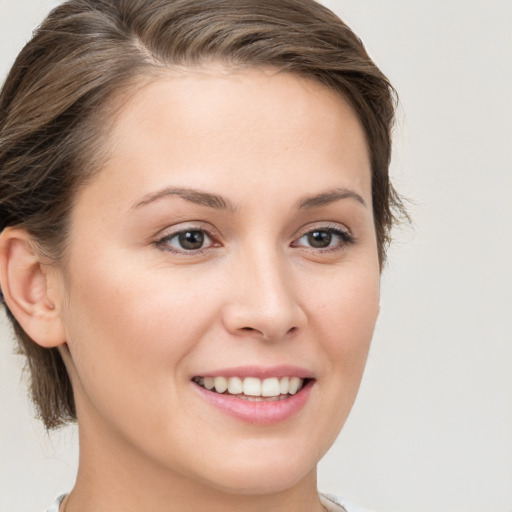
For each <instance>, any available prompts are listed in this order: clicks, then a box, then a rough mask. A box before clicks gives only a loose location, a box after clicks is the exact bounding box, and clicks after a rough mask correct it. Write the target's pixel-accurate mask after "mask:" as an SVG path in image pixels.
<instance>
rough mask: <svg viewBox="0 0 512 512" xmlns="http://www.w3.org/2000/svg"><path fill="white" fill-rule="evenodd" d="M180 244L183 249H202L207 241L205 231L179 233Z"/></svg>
mask: <svg viewBox="0 0 512 512" xmlns="http://www.w3.org/2000/svg"><path fill="white" fill-rule="evenodd" d="M177 236H178V243H179V245H180V247H181V248H182V249H185V250H187V251H196V250H197V249H201V248H202V247H203V244H204V240H205V233H204V231H199V230H196V231H182V232H181V233H178V235H177Z"/></svg>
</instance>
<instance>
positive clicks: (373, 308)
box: [315, 268, 380, 388]
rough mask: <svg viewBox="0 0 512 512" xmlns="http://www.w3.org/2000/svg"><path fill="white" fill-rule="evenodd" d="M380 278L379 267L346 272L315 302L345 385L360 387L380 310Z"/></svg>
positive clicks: (331, 357)
mask: <svg viewBox="0 0 512 512" xmlns="http://www.w3.org/2000/svg"><path fill="white" fill-rule="evenodd" d="M379 280H380V275H379V271H378V268H375V269H373V268H372V269H370V270H369V269H367V268H366V269H365V268H363V269H362V270H360V271H354V272H351V273H345V274H343V276H340V278H339V279H333V280H332V281H331V283H330V286H329V288H328V291H326V292H325V293H323V294H321V295H322V297H321V301H319V302H318V303H317V304H316V306H315V309H316V311H317V312H318V313H317V315H316V319H315V321H316V322H317V324H318V329H319V330H320V331H321V332H322V335H321V338H322V340H323V346H324V348H325V353H326V355H328V357H329V363H330V364H331V365H333V366H334V365H335V366H337V367H338V370H339V371H340V375H343V376H344V378H345V381H346V382H345V385H346V384H351V385H353V386H355V387H356V388H357V387H358V386H359V380H360V378H361V376H362V372H363V370H364V366H365V363H366V358H367V355H368V350H369V347H370V343H371V339H372V335H373V330H374V328H375V323H376V320H377V317H378V313H379ZM352 381H353V382H352Z"/></svg>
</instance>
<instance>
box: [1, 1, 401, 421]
mask: <svg viewBox="0 0 512 512" xmlns="http://www.w3.org/2000/svg"><path fill="white" fill-rule="evenodd" d="M217 62H218V63H221V64H223V65H225V66H227V67H228V68H233V69H238V68H243V67H272V68H274V69H276V70H278V71H284V72H289V73H294V74H296V75H298V76H301V77H306V78H309V79H312V80H315V81H317V82H320V83H322V84H324V85H325V86H327V87H328V88H330V89H331V90H333V91H335V92H337V93H338V94H340V95H341V96H343V97H344V98H345V99H346V100H348V102H349V103H350V104H351V106H352V108H353V109H354V111H355V113H356V114H357V116H358V118H359V120H360V122H361V125H362V127H363V129H364V133H365V136H366V142H367V145H368V150H369V155H370V161H371V170H372V204H373V214H374V221H375V231H376V237H377V244H378V253H379V259H380V263H381V267H382V265H383V263H384V260H385V254H386V248H387V245H388V243H389V241H390V231H391V228H392V226H393V224H394V223H395V221H396V220H397V218H399V217H401V216H403V215H405V216H407V214H406V213H405V210H404V208H403V205H402V202H401V200H400V197H399V196H398V194H396V192H395V190H394V189H393V187H392V185H391V183H390V179H389V172H388V168H389V163H390V157H391V130H392V125H393V119H394V112H395V106H396V94H395V91H394V89H393V87H392V86H391V85H390V83H389V81H388V80H387V79H386V77H385V76H384V75H383V73H382V72H381V71H380V70H379V69H378V68H377V66H376V65H375V64H374V63H373V61H372V60H371V59H370V57H369V56H368V54H367V52H366V50H365V48H364V46H363V44H362V43H361V41H360V40H359V38H358V37H357V36H356V35H355V34H354V33H353V32H352V31H351V30H350V29H349V28H348V27H347V25H345V23H343V22H342V21H341V20H340V19H339V18H338V17H337V16H336V15H335V14H333V13H332V12H331V11H330V10H328V9H327V8H326V7H323V6H322V5H320V4H319V3H317V2H315V1H314V0H144V1H140V0H69V1H67V2H65V3H63V4H62V5H60V6H59V7H57V8H55V9H54V10H53V11H52V12H51V13H50V14H49V16H48V17H47V19H46V20H45V21H44V22H43V23H42V25H41V26H40V27H39V28H38V29H37V31H36V32H35V33H34V36H33V38H32V39H31V40H30V41H29V42H28V44H27V45H26V46H25V48H24V49H23V50H22V51H21V53H20V54H19V56H18V58H17V59H16V61H15V63H14V65H13V67H12V69H11V71H10V73H9V75H8V77H7V79H6V81H5V84H4V86H3V88H2V91H1V93H0V232H1V231H2V230H3V229H4V228H6V227H7V226H18V227H23V228H24V229H26V230H27V231H28V232H29V233H30V234H31V236H32V237H33V239H34V241H35V242H36V243H37V245H38V247H39V249H40V250H41V252H42V254H44V255H46V256H48V257H49V258H51V259H52V260H54V261H56V262H59V261H62V260H65V252H66V241H67V238H68V232H69V219H70V210H71V208H72V206H73V200H74V197H75V196H76V193H77V190H78V188H79V187H80V186H83V185H84V184H85V183H86V182H87V179H88V178H89V177H91V176H92V175H93V174H94V173H95V172H98V171H101V165H102V161H104V159H105V156H106V153H107V149H108V148H107V147H106V146H107V144H105V141H108V131H109V127H111V126H110V124H111V122H112V120H113V119H114V118H115V110H116V108H117V107H119V105H120V101H121V100H120V98H122V97H123V94H125V93H129V92H130V91H131V90H133V89H134V88H135V87H137V85H138V84H140V83H142V82H143V81H144V80H148V79H151V77H152V76H156V75H157V74H159V73H161V72H162V71H163V72H165V70H169V69H171V70H172V68H173V67H180V68H183V67H185V68H191V67H197V66H203V65H208V64H209V63H217ZM115 105H117V107H115ZM4 306H5V303H4ZM5 309H6V312H7V315H8V317H9V319H10V320H11V322H12V324H13V327H14V330H15V333H16V336H17V338H18V341H19V348H20V351H21V352H22V353H23V354H25V355H26V357H27V362H28V368H29V370H30V377H31V395H32V399H33V401H34V403H35V405H36V407H37V411H38V415H39V417H40V418H41V419H42V421H43V422H44V424H45V425H46V427H47V428H48V429H51V428H55V427H57V426H59V425H61V424H64V423H66V422H69V421H74V420H75V419H76V411H75V403H74V399H73V390H72V387H71V382H70V379H69V376H68V374H67V371H66V368H65V366H64V363H63V360H62V358H61V356H60V353H59V351H58V349H57V348H52V349H46V348H43V347H41V346H39V345H37V344H36V343H35V342H34V341H33V340H32V339H30V337H29V336H28V335H27V334H26V333H25V332H24V331H23V329H22V328H21V326H20V325H19V323H18V322H17V321H16V319H15V318H14V316H13V315H12V313H11V312H10V311H9V309H8V308H7V307H5Z"/></svg>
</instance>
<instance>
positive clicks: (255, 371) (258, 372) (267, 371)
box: [194, 365, 314, 379]
mask: <svg viewBox="0 0 512 512" xmlns="http://www.w3.org/2000/svg"><path fill="white" fill-rule="evenodd" d="M194 377H256V378H259V379H268V378H270V377H278V378H280V377H299V378H301V379H313V378H314V374H313V372H312V371H311V370H307V369H306V368H301V367H299V366H293V365H279V366H266V367H264V366H255V365H252V366H231V367H229V368H218V369H216V370H209V371H207V372H204V373H198V374H196V375H194Z"/></svg>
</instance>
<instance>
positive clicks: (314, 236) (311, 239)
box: [306, 230, 332, 249]
mask: <svg viewBox="0 0 512 512" xmlns="http://www.w3.org/2000/svg"><path fill="white" fill-rule="evenodd" d="M306 237H307V240H308V244H309V245H310V246H311V247H314V248H315V249H325V248H326V247H329V246H330V245H331V242H332V233H331V232H330V231H326V230H318V231H311V232H310V233H308V234H307V235H306Z"/></svg>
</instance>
